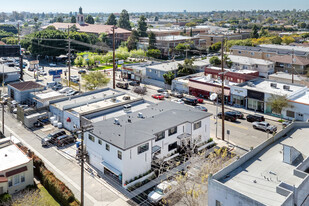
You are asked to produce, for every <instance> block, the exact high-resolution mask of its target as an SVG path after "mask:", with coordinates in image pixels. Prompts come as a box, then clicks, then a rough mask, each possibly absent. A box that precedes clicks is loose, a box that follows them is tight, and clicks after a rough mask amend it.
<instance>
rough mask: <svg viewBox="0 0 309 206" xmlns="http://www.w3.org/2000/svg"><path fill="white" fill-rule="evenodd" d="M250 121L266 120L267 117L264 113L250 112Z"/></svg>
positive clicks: (248, 116)
mask: <svg viewBox="0 0 309 206" xmlns="http://www.w3.org/2000/svg"><path fill="white" fill-rule="evenodd" d="M246 119H247V121H248V122H264V121H265V118H264V116H262V115H258V114H248V115H247V117H246Z"/></svg>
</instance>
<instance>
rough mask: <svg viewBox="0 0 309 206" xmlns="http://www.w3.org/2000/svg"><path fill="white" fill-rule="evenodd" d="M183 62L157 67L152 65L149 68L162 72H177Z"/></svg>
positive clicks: (162, 64) (158, 65)
mask: <svg viewBox="0 0 309 206" xmlns="http://www.w3.org/2000/svg"><path fill="white" fill-rule="evenodd" d="M179 63H181V62H178V61H174V62H165V63H161V64H156V65H151V66H148V67H147V68H149V69H155V70H160V71H166V72H167V71H175V70H177V69H178V64H179Z"/></svg>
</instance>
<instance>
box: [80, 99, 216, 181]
mask: <svg viewBox="0 0 309 206" xmlns="http://www.w3.org/2000/svg"><path fill="white" fill-rule="evenodd" d="M210 116H211V114H210V113H207V112H203V111H199V110H196V109H195V108H191V107H188V106H186V105H181V104H176V103H173V102H162V103H160V104H154V105H150V106H149V107H148V108H146V109H142V110H140V111H136V112H132V113H130V114H127V115H123V116H119V117H117V118H114V119H107V120H103V121H99V122H95V123H93V130H92V131H91V132H86V133H85V145H86V150H87V152H88V155H89V162H90V164H91V165H93V166H94V167H96V168H97V169H99V170H100V171H102V172H104V174H107V175H110V176H111V177H113V178H114V179H115V180H117V181H118V182H119V183H120V184H121V185H122V186H125V185H126V184H125V183H126V182H127V181H130V180H132V179H133V178H135V177H137V176H139V175H142V174H144V173H145V172H147V171H149V170H151V169H152V163H153V161H154V160H156V159H164V158H166V157H167V156H170V155H172V154H176V153H178V152H179V150H178V149H179V148H180V147H181V148H187V149H192V148H193V147H194V146H196V145H200V144H202V143H205V142H206V141H208V140H209V138H210Z"/></svg>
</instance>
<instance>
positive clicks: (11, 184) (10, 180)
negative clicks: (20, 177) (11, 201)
mask: <svg viewBox="0 0 309 206" xmlns="http://www.w3.org/2000/svg"><path fill="white" fill-rule="evenodd" d="M8 182H9V187H12V186H13V180H12V177H9V178H8Z"/></svg>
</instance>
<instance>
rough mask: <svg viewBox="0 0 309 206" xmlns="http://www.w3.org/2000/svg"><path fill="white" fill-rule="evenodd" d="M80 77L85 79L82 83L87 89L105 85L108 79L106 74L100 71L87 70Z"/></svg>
mask: <svg viewBox="0 0 309 206" xmlns="http://www.w3.org/2000/svg"><path fill="white" fill-rule="evenodd" d="M82 77H83V79H84V81H85V84H84V85H85V87H86V88H87V89H88V90H95V89H98V88H99V87H103V86H106V85H107V84H108V82H109V81H110V79H109V78H108V77H107V76H106V74H103V73H102V72H100V71H95V72H89V73H88V74H83V75H82Z"/></svg>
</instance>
